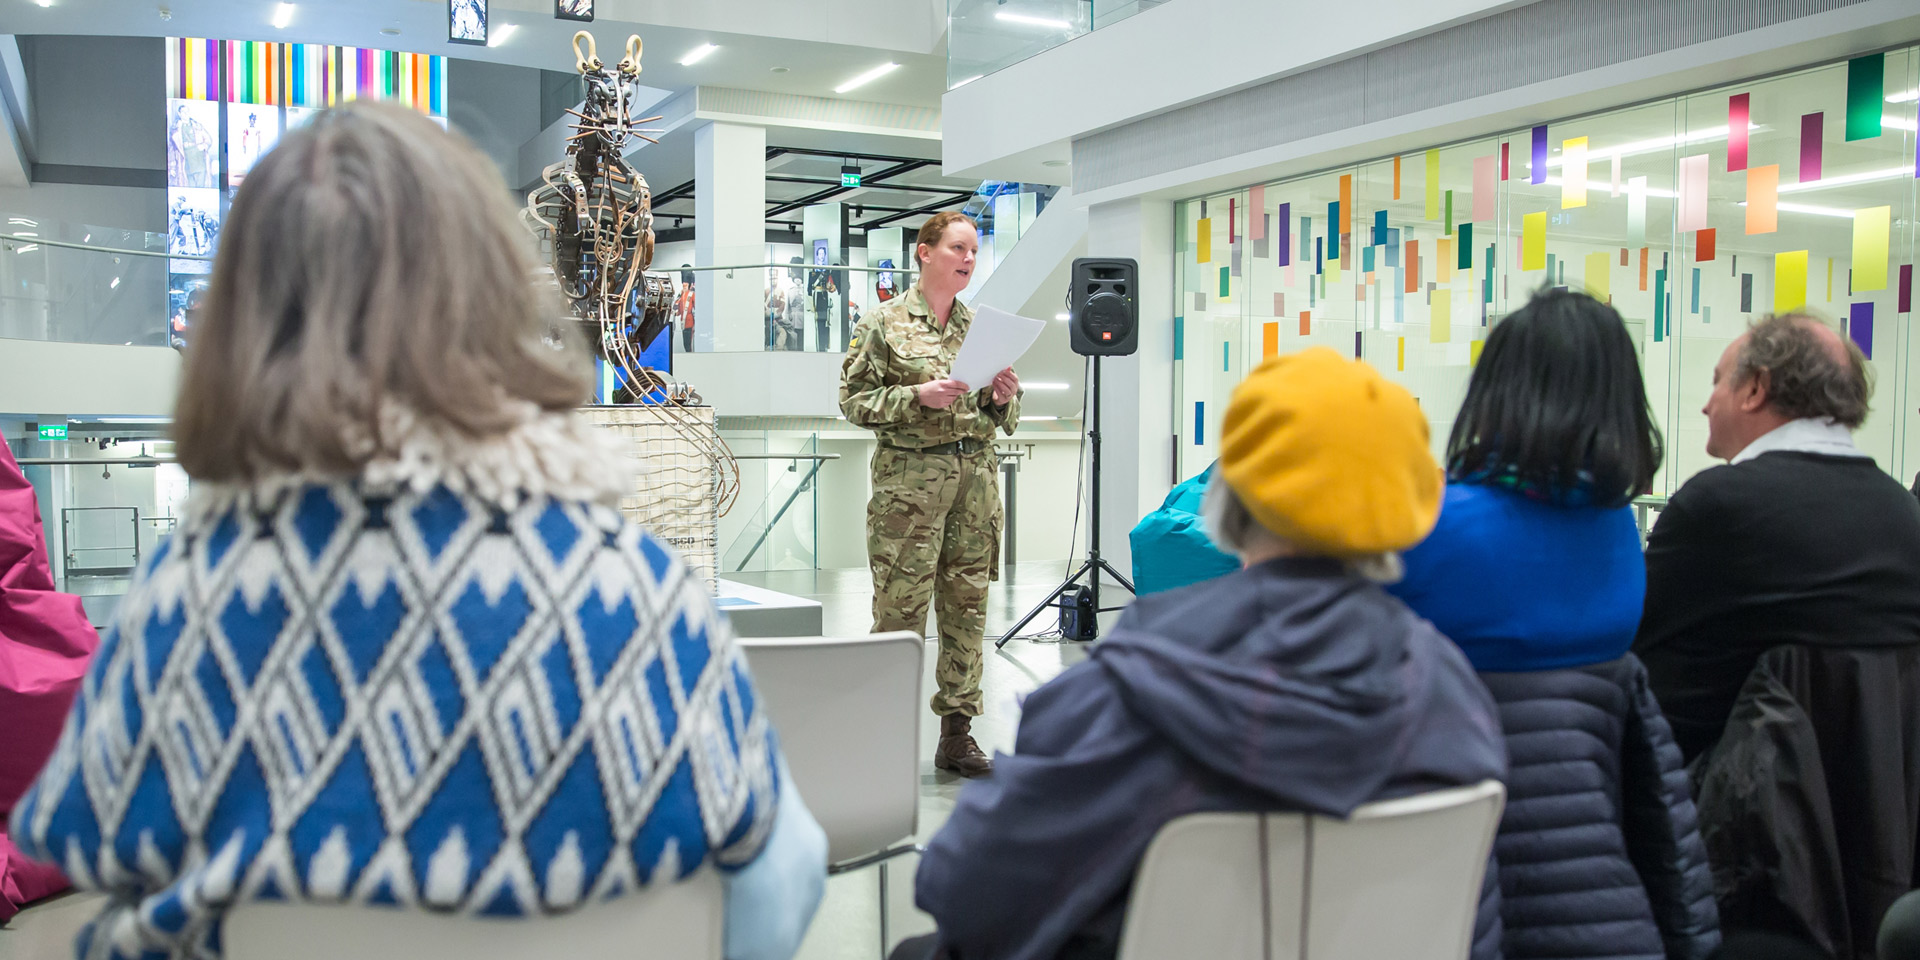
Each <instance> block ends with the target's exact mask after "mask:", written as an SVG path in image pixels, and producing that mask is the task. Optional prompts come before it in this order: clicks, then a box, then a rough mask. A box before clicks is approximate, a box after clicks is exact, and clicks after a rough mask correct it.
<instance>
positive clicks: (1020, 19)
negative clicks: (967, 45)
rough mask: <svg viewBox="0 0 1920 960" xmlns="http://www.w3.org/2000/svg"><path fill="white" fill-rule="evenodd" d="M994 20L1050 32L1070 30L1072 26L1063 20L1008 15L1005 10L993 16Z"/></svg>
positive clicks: (1019, 14) (1018, 14) (1017, 14)
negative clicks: (1044, 28) (1049, 30)
mask: <svg viewBox="0 0 1920 960" xmlns="http://www.w3.org/2000/svg"><path fill="white" fill-rule="evenodd" d="M993 18H994V19H995V20H1000V21H1004V22H1006V23H1024V24H1026V25H1027V26H1029V27H1046V28H1048V29H1051V30H1072V29H1073V24H1071V23H1068V22H1066V21H1065V20H1050V19H1048V18H1046V17H1029V16H1027V15H1026V14H1021V13H1008V12H1006V11H1005V10H1002V11H1000V12H999V13H996V14H994V15H993Z"/></svg>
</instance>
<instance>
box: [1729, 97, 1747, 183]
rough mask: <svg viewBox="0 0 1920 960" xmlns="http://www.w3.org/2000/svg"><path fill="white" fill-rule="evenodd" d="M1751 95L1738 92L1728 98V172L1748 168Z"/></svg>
mask: <svg viewBox="0 0 1920 960" xmlns="http://www.w3.org/2000/svg"><path fill="white" fill-rule="evenodd" d="M1748 102H1749V95H1748V94H1744V93H1736V94H1734V95H1733V96H1731V97H1728V98H1727V172H1728V173H1735V172H1738V171H1741V170H1745V169H1746V168H1747V105H1748Z"/></svg>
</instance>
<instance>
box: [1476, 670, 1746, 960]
mask: <svg viewBox="0 0 1920 960" xmlns="http://www.w3.org/2000/svg"><path fill="white" fill-rule="evenodd" d="M1480 678H1481V679H1482V680H1484V681H1485V682H1486V685H1487V689H1488V690H1489V691H1490V692H1491V693H1492V694H1493V699H1494V700H1495V702H1497V703H1498V704H1499V705H1500V723H1501V726H1502V727H1503V728H1504V730H1505V732H1506V739H1507V754H1508V759H1509V761H1510V763H1511V764H1512V772H1511V773H1510V774H1509V775H1508V777H1507V809H1506V813H1505V814H1504V815H1503V816H1502V817H1501V820H1500V834H1499V836H1498V837H1497V838H1496V839H1495V841H1494V852H1495V853H1496V855H1497V856H1498V859H1499V861H1500V887H1501V916H1502V919H1503V920H1504V921H1505V926H1506V941H1505V946H1506V950H1505V953H1506V960H1533V958H1539V960H1546V958H1562V960H1564V958H1589V957H1591V958H1601V957H1604V958H1615V960H1627V958H1634V960H1660V958H1668V960H1703V958H1705V957H1706V956H1707V955H1708V954H1711V953H1712V952H1714V950H1715V949H1716V948H1718V947H1719V945H1720V914H1719V911H1718V909H1717V908H1716V906H1715V904H1714V899H1713V875H1712V872H1711V870H1710V869H1709V867H1708V865H1707V853H1706V847H1705V846H1704V845H1703V844H1702V843H1701V840H1700V830H1699V822H1698V817H1697V815H1696V813H1695V810H1694V806H1693V795H1692V792H1691V789H1690V787H1689V785H1688V782H1687V772H1686V768H1685V767H1684V766H1683V765H1682V763H1681V760H1680V748H1679V747H1677V746H1675V745H1674V742H1673V733H1672V731H1671V730H1669V729H1668V727H1667V721H1666V719H1665V718H1664V717H1662V716H1661V715H1660V706H1659V704H1657V703H1655V702H1654V698H1653V694H1652V692H1650V691H1649V690H1648V688H1647V670H1646V667H1644V666H1642V665H1641V663H1640V661H1639V659H1638V658H1636V657H1635V656H1633V655H1632V654H1627V655H1626V656H1624V657H1621V658H1620V659H1617V660H1611V661H1608V662H1606V663H1600V664H1593V665H1590V666H1585V667H1579V668H1576V669H1566V670H1548V671H1544V672H1532V673H1483V674H1481V677H1480Z"/></svg>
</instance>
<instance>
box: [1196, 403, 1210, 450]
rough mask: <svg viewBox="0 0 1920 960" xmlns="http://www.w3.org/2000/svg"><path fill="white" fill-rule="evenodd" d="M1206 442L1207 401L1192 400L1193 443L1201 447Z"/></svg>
mask: <svg viewBox="0 0 1920 960" xmlns="http://www.w3.org/2000/svg"><path fill="white" fill-rule="evenodd" d="M1206 444H1207V402H1206V401H1205V400H1195V401H1194V402H1193V445H1194V446H1196V447H1203V446H1206Z"/></svg>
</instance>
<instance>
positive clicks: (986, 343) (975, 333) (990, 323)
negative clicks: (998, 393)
mask: <svg viewBox="0 0 1920 960" xmlns="http://www.w3.org/2000/svg"><path fill="white" fill-rule="evenodd" d="M1046 328H1047V324H1046V321H1044V320H1031V319H1028V318H1026V317H1022V316H1018V315H1016V314H1011V313H1008V312H1006V311H1005V310H996V309H994V308H992V307H981V308H980V309H978V310H976V311H974V314H973V326H972V327H969V328H968V329H967V339H966V340H965V341H964V342H962V343H961V344H960V353H959V354H958V355H956V356H955V357H954V358H953V370H952V372H951V373H949V374H947V376H949V377H951V378H953V379H955V380H958V381H960V382H961V383H964V384H966V385H967V386H968V388H970V389H973V390H982V389H985V388H987V387H989V386H992V385H993V378H994V377H996V376H999V375H1000V371H1002V370H1005V369H1006V368H1008V367H1011V366H1013V364H1014V362H1015V361H1017V360H1019V359H1020V358H1021V357H1022V356H1024V355H1026V352H1027V350H1028V349H1030V348H1032V346H1033V342H1034V341H1035V340H1038V339H1040V331H1042V330H1045V329H1046Z"/></svg>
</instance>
